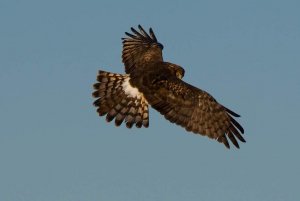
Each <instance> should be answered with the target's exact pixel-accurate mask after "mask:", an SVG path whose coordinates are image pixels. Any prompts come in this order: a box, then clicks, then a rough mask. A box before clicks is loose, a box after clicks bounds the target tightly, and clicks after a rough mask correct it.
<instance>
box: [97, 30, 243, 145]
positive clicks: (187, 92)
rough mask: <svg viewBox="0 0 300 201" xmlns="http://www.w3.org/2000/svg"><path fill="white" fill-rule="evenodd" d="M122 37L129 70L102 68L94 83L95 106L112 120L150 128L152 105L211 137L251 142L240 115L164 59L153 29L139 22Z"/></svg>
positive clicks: (235, 143) (171, 120)
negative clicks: (245, 137) (115, 70)
mask: <svg viewBox="0 0 300 201" xmlns="http://www.w3.org/2000/svg"><path fill="white" fill-rule="evenodd" d="M138 28H139V31H137V30H135V29H134V28H131V31H132V33H127V32H126V33H125V34H126V35H127V36H128V37H127V38H122V40H123V52H122V59H123V63H124V65H125V72H126V73H127V74H114V73H109V72H104V71H99V74H98V77H97V80H98V82H97V83H96V84H94V89H95V91H94V93H93V96H94V97H95V98H97V99H96V101H95V102H94V105H95V106H96V107H97V108H98V109H97V112H98V113H99V115H100V116H103V115H107V116H106V119H107V121H112V120H113V119H115V124H116V125H117V126H119V125H121V123H122V122H123V121H125V122H126V126H127V127H128V128H131V127H132V126H133V125H134V124H135V125H136V127H141V126H144V127H148V125H149V112H148V104H150V105H151V106H152V107H153V108H154V109H156V110H157V111H159V112H160V113H161V114H162V115H164V117H165V118H166V119H167V120H169V121H170V122H172V123H175V124H177V125H180V126H182V127H184V128H185V129H186V130H187V131H191V132H193V133H196V134H201V135H204V136H208V137H209V138H212V139H216V140H218V141H219V142H221V143H223V144H224V145H225V146H226V147H227V148H229V147H230V145H229V142H228V140H227V138H229V139H230V141H231V142H232V143H233V144H234V145H235V146H236V147H237V148H239V144H238V141H237V139H238V140H240V141H241V142H246V141H245V139H244V138H243V137H242V135H241V134H243V133H244V130H243V128H242V126H241V125H240V124H239V123H238V122H237V121H236V120H235V119H234V118H233V117H239V115H238V114H236V113H234V112H233V111H231V110H229V109H228V108H226V107H224V106H222V105H221V104H219V103H218V102H217V101H216V100H215V99H214V98H213V97H212V96H211V95H210V94H208V93H207V92H205V91H203V90H201V89H198V88H196V87H194V86H192V85H190V84H188V83H186V82H184V81H183V80H182V77H183V76H184V69H183V68H182V67H180V66H178V65H176V64H172V63H169V62H164V61H163V57H162V49H163V45H162V44H160V43H159V42H158V41H157V38H156V36H155V35H154V32H153V30H152V29H151V28H150V30H149V34H148V33H147V32H146V31H145V30H144V29H143V28H142V27H141V26H140V25H139V26H138Z"/></svg>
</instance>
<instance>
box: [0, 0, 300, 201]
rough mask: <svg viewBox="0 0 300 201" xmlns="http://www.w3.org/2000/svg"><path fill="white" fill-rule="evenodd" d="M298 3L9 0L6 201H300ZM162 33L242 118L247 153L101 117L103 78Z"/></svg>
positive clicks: (4, 11) (1, 70)
mask: <svg viewBox="0 0 300 201" xmlns="http://www.w3.org/2000/svg"><path fill="white" fill-rule="evenodd" d="M299 9H300V3H299V1H296V0H295V1H289V0H287V1H276V0H272V1H271V0H270V1H261V0H260V1H258V0H256V1H238V0H235V1H232V0H229V1H223V0H219V1H208V0H207V1H190V2H188V1H176V0H174V1H165V2H163V1H158V0H152V1H144V2H142V1H133V0H127V1H108V0H107V1H76V0H75V1H66V0H60V1H57V0H53V1H37V0H36V1H32V0H28V1H20V0H1V1H0V58H1V59H0V93H1V98H0V122H1V126H0V200H1V201H2V200H3V201H6V200H7V201H53V200H55V201H68V200H70V201H71V200H72V201H74V200H78V201H79V200H84V201H96V200H97V201H98V200H107V201H120V200H122V201H132V200H143V201H160V200H164V201H169V200H170V201H182V200H188V201H196V200H206V201H210V200H212V201H214V200H224V201H227V200H228V201H253V200H256V201H279V200H285V201H292V200H293V201H294V200H300V196H299V182H300V176H299V175H300V158H299V153H300V148H299V141H300V133H299V123H300V104H299V103H300V78H299V77H300V20H299V19H300V12H299ZM138 24H141V25H143V26H144V27H145V28H149V27H150V26H151V27H152V28H153V29H154V31H155V33H156V35H157V38H158V39H159V41H160V42H161V43H162V44H164V46H165V48H164V58H165V60H167V61H171V62H174V63H177V64H180V65H182V66H183V67H184V68H185V70H186V75H185V78H184V79H185V80H186V81H187V82H189V83H191V84H193V85H195V86H198V87H200V88H202V89H204V90H207V91H209V92H210V93H211V94H212V95H213V96H214V97H215V98H216V99H217V100H218V101H219V102H221V103H222V104H224V105H225V106H227V107H229V108H231V109H232V110H234V111H236V112H237V113H239V114H241V115H242V118H240V119H239V121H240V122H241V124H242V125H243V126H244V128H245V131H246V132H245V135H244V136H245V138H246V140H247V143H246V144H241V149H240V150H237V149H234V148H233V149H231V150H227V149H226V148H225V147H224V146H223V145H222V144H219V143H217V142H215V141H213V140H209V139H207V138H205V137H202V136H200V135H193V134H189V133H187V132H186V131H185V130H184V129H182V128H181V127H177V126H176V125H173V124H170V123H168V122H167V121H166V120H164V118H163V117H162V116H160V115H159V114H158V113H157V112H156V111H154V110H152V109H151V110H150V127H149V128H148V129H137V128H133V129H131V130H129V129H127V128H126V127H125V126H122V127H120V128H116V127H115V126H114V124H112V123H110V124H108V123H106V122H105V119H104V118H99V117H98V116H97V114H96V111H95V108H94V107H93V105H92V102H93V98H92V96H91V93H92V84H93V83H94V82H95V79H96V74H97V71H98V70H99V69H103V70H107V71H111V72H118V73H122V72H123V71H124V70H123V64H122V62H121V50H122V49H121V37H123V36H124V32H125V31H129V30H130V27H131V26H137V25H138Z"/></svg>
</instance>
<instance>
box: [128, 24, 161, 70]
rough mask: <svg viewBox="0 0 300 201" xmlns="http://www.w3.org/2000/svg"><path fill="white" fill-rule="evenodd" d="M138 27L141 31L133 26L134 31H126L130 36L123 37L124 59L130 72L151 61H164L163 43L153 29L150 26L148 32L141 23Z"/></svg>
mask: <svg viewBox="0 0 300 201" xmlns="http://www.w3.org/2000/svg"><path fill="white" fill-rule="evenodd" d="M138 28H139V31H137V30H135V29H134V28H132V27H131V31H132V33H127V32H125V34H126V35H127V36H128V37H127V38H122V40H123V51H122V59H123V63H124V65H125V72H126V73H128V74H130V73H131V72H132V71H134V70H135V69H136V68H142V67H143V66H144V65H145V64H147V63H149V62H159V61H163V57H162V49H163V45H162V44H160V43H159V42H158V41H157V39H156V36H155V34H154V32H153V30H152V29H151V28H150V29H149V34H148V33H147V32H146V31H145V30H144V29H143V27H142V26H141V25H139V26H138Z"/></svg>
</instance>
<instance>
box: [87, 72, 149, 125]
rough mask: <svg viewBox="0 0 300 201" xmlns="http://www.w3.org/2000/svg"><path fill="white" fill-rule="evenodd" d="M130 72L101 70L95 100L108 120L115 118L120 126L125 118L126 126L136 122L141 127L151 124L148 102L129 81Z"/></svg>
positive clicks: (96, 85)
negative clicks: (119, 72) (120, 72)
mask: <svg viewBox="0 0 300 201" xmlns="http://www.w3.org/2000/svg"><path fill="white" fill-rule="evenodd" d="M129 80H130V77H129V75H128V74H115V73H109V72H105V71H99V73H98V76H97V81H98V82H97V83H96V84H94V89H95V91H94V92H93V97H94V98H97V100H96V101H95V102H94V105H95V107H97V112H98V113H99V115H100V116H104V115H106V120H107V121H108V122H110V121H112V120H113V119H115V125H116V126H120V125H121V124H122V122H123V121H124V120H125V122H126V126H127V127H128V128H131V127H132V126H133V125H134V124H135V125H136V127H138V128H140V127H142V126H144V127H148V126H149V112H148V103H147V101H146V99H145V98H144V96H143V94H142V93H140V92H139V91H138V89H137V88H134V87H132V86H131V85H130V83H129Z"/></svg>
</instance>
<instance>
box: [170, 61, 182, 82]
mask: <svg viewBox="0 0 300 201" xmlns="http://www.w3.org/2000/svg"><path fill="white" fill-rule="evenodd" d="M167 64H168V68H169V69H170V70H171V72H172V73H174V75H176V77H177V78H179V79H182V78H183V76H184V69H183V68H182V67H181V66H178V65H176V64H172V63H167Z"/></svg>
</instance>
